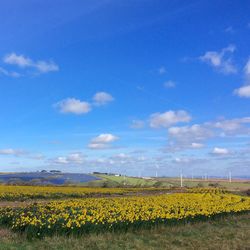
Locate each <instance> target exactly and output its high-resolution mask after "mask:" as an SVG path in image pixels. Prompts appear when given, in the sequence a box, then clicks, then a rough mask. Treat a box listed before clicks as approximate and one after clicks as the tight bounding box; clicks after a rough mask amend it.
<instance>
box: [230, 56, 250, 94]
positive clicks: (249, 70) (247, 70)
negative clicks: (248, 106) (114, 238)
mask: <svg viewBox="0 0 250 250" xmlns="http://www.w3.org/2000/svg"><path fill="white" fill-rule="evenodd" d="M244 76H245V81H246V84H245V85H243V86H242V87H240V88H238V89H235V90H234V94H235V95H237V96H239V97H244V98H250V58H249V59H248V61H247V63H246V65H245V67H244Z"/></svg>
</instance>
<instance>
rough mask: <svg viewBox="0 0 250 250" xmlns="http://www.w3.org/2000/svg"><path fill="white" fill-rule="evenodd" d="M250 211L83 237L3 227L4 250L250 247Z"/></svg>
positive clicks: (0, 233) (0, 231) (0, 239)
mask: <svg viewBox="0 0 250 250" xmlns="http://www.w3.org/2000/svg"><path fill="white" fill-rule="evenodd" d="M249 246H250V213H248V214H244V215H234V216H229V217H224V218H221V219H218V220H213V221H207V222H199V223H195V224H186V225H176V226H166V225H165V226H158V227H155V228H152V229H139V230H136V231H128V232H123V233H118V232H116V233H102V234H90V235H83V236H81V237H73V236H68V237H62V236H53V237H46V238H44V239H42V240H38V239H36V240H32V241H29V240H27V239H26V238H25V235H18V234H13V233H12V232H10V231H8V230H6V229H0V249H1V250H11V249H12V250H14V249H18V250H25V249H29V250H33V249H58V250H59V249H60V250H64V249H65V250H66V249H75V250H78V249H93V250H96V249H97V250H98V249H100V250H102V249H114V250H115V249H138V250H141V249H152V250H153V249H171V250H175V249H176V250H177V249H187V250H188V249H221V250H224V249H225V250H235V249H238V250H247V249H248V250H249Z"/></svg>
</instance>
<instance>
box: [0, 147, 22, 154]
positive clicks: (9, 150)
mask: <svg viewBox="0 0 250 250" xmlns="http://www.w3.org/2000/svg"><path fill="white" fill-rule="evenodd" d="M25 153H26V152H25V151H24V150H21V149H13V148H6V149H0V155H14V156H20V155H23V154H25Z"/></svg>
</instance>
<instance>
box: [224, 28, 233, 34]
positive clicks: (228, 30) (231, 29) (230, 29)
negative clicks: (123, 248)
mask: <svg viewBox="0 0 250 250" xmlns="http://www.w3.org/2000/svg"><path fill="white" fill-rule="evenodd" d="M224 31H225V32H226V33H229V34H234V33H235V30H234V28H233V27H232V26H228V27H227V28H226V29H225V30H224Z"/></svg>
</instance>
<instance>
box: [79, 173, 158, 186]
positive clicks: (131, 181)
mask: <svg viewBox="0 0 250 250" xmlns="http://www.w3.org/2000/svg"><path fill="white" fill-rule="evenodd" d="M95 176H96V177H99V178H101V179H102V180H98V181H92V182H88V183H86V184H83V185H86V186H88V185H90V186H103V184H104V183H106V184H107V186H108V187H116V186H123V185H124V183H125V185H126V186H144V187H145V186H153V185H154V184H155V182H156V181H154V180H145V179H142V178H136V177H126V178H125V179H124V177H123V176H113V175H102V174H98V175H95Z"/></svg>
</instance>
